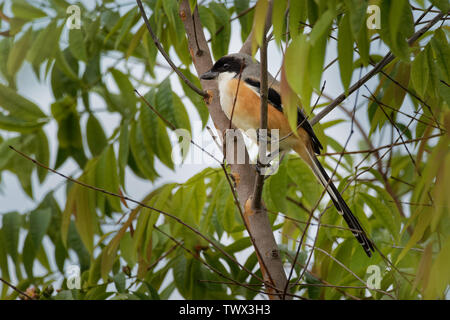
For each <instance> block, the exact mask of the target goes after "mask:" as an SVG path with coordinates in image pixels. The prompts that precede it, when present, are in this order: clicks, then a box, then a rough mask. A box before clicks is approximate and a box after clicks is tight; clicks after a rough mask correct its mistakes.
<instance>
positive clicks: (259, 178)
mask: <svg viewBox="0 0 450 320" xmlns="http://www.w3.org/2000/svg"><path fill="white" fill-rule="evenodd" d="M260 58H261V61H260V67H261V88H260V96H261V99H260V100H261V119H260V130H262V131H266V130H267V107H268V105H267V102H268V98H269V96H268V94H269V88H268V83H267V79H268V76H267V72H268V71H267V38H266V33H264V34H263V40H262V45H261V50H260ZM258 136H259V139H261V134H259V135H258ZM263 136H264V137H265V139H266V140H267V138H268V134H267V132H266V133H265V134H263ZM264 144H265V145H267V144H266V143H265V142H264ZM262 149H264V150H262ZM259 151H260V153H261V152H264V153H266V151H267V150H265V148H261V144H260V146H259ZM258 163H259V155H258ZM255 179H256V180H255V188H254V191H253V197H252V210H254V211H255V212H256V214H258V213H259V211H261V210H262V209H263V205H262V191H263V187H264V175H263V174H257V175H256V178H255Z"/></svg>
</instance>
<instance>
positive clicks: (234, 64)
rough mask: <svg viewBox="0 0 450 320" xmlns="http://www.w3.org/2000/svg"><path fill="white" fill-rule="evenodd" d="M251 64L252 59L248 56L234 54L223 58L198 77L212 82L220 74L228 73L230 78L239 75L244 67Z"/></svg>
mask: <svg viewBox="0 0 450 320" xmlns="http://www.w3.org/2000/svg"><path fill="white" fill-rule="evenodd" d="M250 63H253V62H252V58H251V57H250V56H249V55H246V54H242V53H234V54H229V55H226V56H223V57H222V58H220V59H219V60H217V61H216V63H215V64H214V66H213V67H212V68H211V70H209V71H207V72H205V73H204V74H202V75H201V76H200V79H202V80H214V79H216V78H217V77H218V76H219V75H220V74H224V73H229V74H232V76H233V77H234V76H236V75H237V74H239V73H241V72H242V71H243V70H244V69H245V67H246V66H248V65H249V64H250Z"/></svg>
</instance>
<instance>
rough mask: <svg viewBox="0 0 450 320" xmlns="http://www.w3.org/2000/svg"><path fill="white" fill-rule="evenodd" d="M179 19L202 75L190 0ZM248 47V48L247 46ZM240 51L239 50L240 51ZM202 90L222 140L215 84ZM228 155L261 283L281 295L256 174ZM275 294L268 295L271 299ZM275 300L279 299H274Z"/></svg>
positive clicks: (281, 276)
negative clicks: (254, 205) (255, 209)
mask: <svg viewBox="0 0 450 320" xmlns="http://www.w3.org/2000/svg"><path fill="white" fill-rule="evenodd" d="M180 17H181V19H182V20H183V23H184V27H185V30H186V35H187V38H188V46H189V49H190V52H191V56H192V59H193V62H194V67H195V69H196V70H197V74H202V73H204V72H206V71H208V70H210V69H211V67H212V59H211V53H210V50H209V47H208V43H207V41H206V39H205V35H204V33H203V28H202V26H201V22H200V19H199V16H198V11H197V9H196V10H195V11H194V13H193V14H191V10H190V6H189V1H188V0H183V1H182V2H181V4H180ZM250 48H251V46H250ZM199 50H201V52H202V53H203V54H202V55H196V54H195V52H198V51H199ZM241 52H242V50H241ZM201 84H202V88H203V89H204V90H205V91H206V92H208V94H209V97H208V99H207V101H206V102H207V104H208V109H209V112H210V115H211V119H212V120H213V122H214V125H215V127H216V129H217V131H218V132H219V133H220V134H221V138H222V140H224V134H225V132H226V130H227V129H228V127H229V119H228V118H227V117H226V115H225V114H224V113H223V111H222V108H221V106H220V101H219V90H218V87H217V82H216V81H205V80H201ZM226 156H227V162H228V163H229V164H230V167H231V174H232V176H233V177H234V178H235V181H236V193H237V195H238V199H239V204H240V206H241V208H243V209H244V212H245V219H246V221H245V223H246V225H247V226H248V232H249V235H250V237H251V238H252V242H253V244H254V247H255V251H256V253H257V256H258V260H259V264H260V267H261V271H262V273H263V275H264V280H265V281H266V282H268V283H269V285H268V286H267V287H268V288H273V287H275V288H278V290H277V291H278V292H282V288H284V286H285V284H286V275H285V273H284V268H283V264H282V262H281V258H280V255H279V250H278V246H277V243H276V241H275V238H274V236H273V231H272V227H271V225H270V221H269V219H268V216H267V213H266V212H261V213H259V214H253V213H252V210H251V206H250V200H249V199H250V197H251V196H252V194H253V190H254V182H255V176H256V171H255V169H254V166H253V165H251V164H250V162H249V156H248V153H247V151H245V164H236V163H235V161H233V160H234V159H232V158H231V155H226ZM275 296H276V295H270V297H271V298H273V297H275ZM277 298H278V296H277Z"/></svg>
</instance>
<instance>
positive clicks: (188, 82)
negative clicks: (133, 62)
mask: <svg viewBox="0 0 450 320" xmlns="http://www.w3.org/2000/svg"><path fill="white" fill-rule="evenodd" d="M136 2H137V4H138V6H139V10H140V11H141V15H142V18H143V19H144V22H145V25H146V26H147V30H148V32H150V35H151V37H152V39H153V42H154V43H155V45H156V47H157V48H158V50H159V52H160V53H161V54H162V55H163V57H164V58H165V59H166V61H167V63H168V64H169V65H170V67H171V68H172V69H173V71H175V73H176V74H177V75H178V76H179V77H180V78H181V80H183V81H184V83H186V84H187V85H188V87H189V88H191V89H192V90H193V91H194V92H195V93H197V94H198V95H200V96H202V97H207V96H208V94H207V93H206V92H204V91H202V90H201V89H200V88H197V86H196V85H194V84H193V83H192V82H191V81H190V80H189V79H188V78H186V76H185V75H184V74H183V73H182V72H181V71H180V69H178V67H177V66H176V65H175V64H174V63H173V61H172V59H171V58H170V57H169V55H168V54H167V52H166V51H165V50H164V48H163V47H162V45H161V42H160V41H159V39H158V37H157V36H156V34H155V33H154V32H153V29H152V27H151V26H150V22H149V21H148V19H147V15H146V14H145V10H144V7H143V5H142V2H141V0H136Z"/></svg>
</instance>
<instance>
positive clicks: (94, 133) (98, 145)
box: [86, 114, 108, 157]
mask: <svg viewBox="0 0 450 320" xmlns="http://www.w3.org/2000/svg"><path fill="white" fill-rule="evenodd" d="M86 135H87V143H88V146H89V150H90V151H91V153H92V155H93V156H94V157H95V156H98V155H99V154H100V153H102V151H103V149H104V148H105V147H106V146H107V144H108V141H107V139H106V136H105V132H104V131H103V127H102V125H101V124H100V121H98V119H97V118H96V117H95V116H94V115H93V114H90V115H89V118H88V121H87V124H86Z"/></svg>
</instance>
